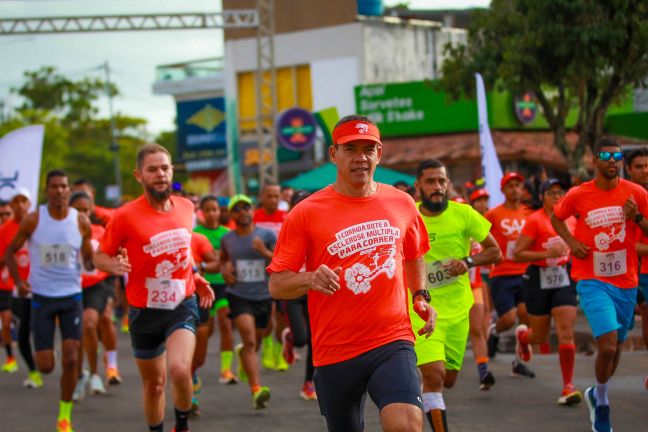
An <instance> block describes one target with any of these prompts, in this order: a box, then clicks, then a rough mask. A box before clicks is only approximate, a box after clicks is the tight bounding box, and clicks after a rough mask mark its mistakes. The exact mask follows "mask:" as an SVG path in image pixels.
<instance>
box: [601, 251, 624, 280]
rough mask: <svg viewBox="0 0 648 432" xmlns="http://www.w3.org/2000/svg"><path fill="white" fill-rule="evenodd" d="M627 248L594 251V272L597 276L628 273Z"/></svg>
mask: <svg viewBox="0 0 648 432" xmlns="http://www.w3.org/2000/svg"><path fill="white" fill-rule="evenodd" d="M626 271H627V267H626V250H625V249H621V250H618V251H614V252H594V274H595V275H596V276H604V277H611V276H619V275H622V274H626Z"/></svg>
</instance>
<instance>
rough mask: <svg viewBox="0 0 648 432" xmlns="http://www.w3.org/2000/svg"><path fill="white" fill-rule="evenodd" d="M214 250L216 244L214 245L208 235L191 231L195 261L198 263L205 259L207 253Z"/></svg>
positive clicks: (192, 252)
mask: <svg viewBox="0 0 648 432" xmlns="http://www.w3.org/2000/svg"><path fill="white" fill-rule="evenodd" d="M213 250H214V246H212V244H211V242H210V241H209V239H208V238H207V237H205V236H204V235H202V234H200V233H197V232H192V233H191V254H192V256H193V259H194V263H196V264H198V263H201V262H203V261H205V259H204V258H203V257H204V256H205V254H207V253H209V252H211V251H213Z"/></svg>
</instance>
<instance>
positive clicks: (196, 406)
mask: <svg viewBox="0 0 648 432" xmlns="http://www.w3.org/2000/svg"><path fill="white" fill-rule="evenodd" d="M189 414H190V415H194V416H200V415H201V414H202V411H200V403H199V402H198V398H197V397H196V396H192V397H191V411H190V412H189Z"/></svg>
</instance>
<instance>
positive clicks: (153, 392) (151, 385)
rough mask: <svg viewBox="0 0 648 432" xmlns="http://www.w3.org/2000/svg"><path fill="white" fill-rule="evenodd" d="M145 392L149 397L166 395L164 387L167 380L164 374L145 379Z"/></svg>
mask: <svg viewBox="0 0 648 432" xmlns="http://www.w3.org/2000/svg"><path fill="white" fill-rule="evenodd" d="M143 386H144V393H146V394H147V395H148V396H149V397H155V398H158V397H162V395H164V387H165V386H166V380H165V378H164V376H160V377H156V378H150V379H147V380H145V381H144V383H143Z"/></svg>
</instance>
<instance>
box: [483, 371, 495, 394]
mask: <svg viewBox="0 0 648 432" xmlns="http://www.w3.org/2000/svg"><path fill="white" fill-rule="evenodd" d="M494 385H495V377H494V376H493V374H492V373H491V371H488V372H486V374H485V375H484V376H483V377H481V378H480V379H479V390H480V391H488V390H490V388H491V387H492V386H494Z"/></svg>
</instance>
